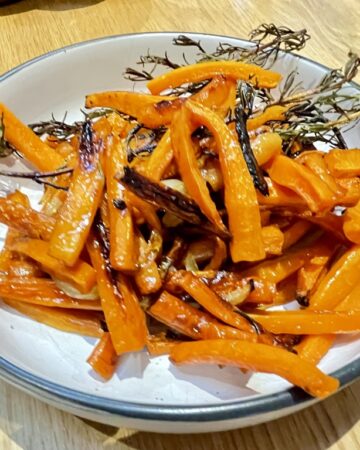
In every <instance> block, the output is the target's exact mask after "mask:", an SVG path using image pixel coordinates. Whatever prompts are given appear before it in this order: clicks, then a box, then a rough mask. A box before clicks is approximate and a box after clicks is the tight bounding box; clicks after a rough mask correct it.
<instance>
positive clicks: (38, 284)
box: [0, 276, 101, 311]
mask: <svg viewBox="0 0 360 450" xmlns="http://www.w3.org/2000/svg"><path fill="white" fill-rule="evenodd" d="M0 296H1V297H4V298H7V299H9V300H14V301H18V302H24V303H31V304H34V305H39V306H46V307H56V308H72V309H86V310H93V311H101V305H100V302H99V301H98V300H77V299H76V298H72V297H69V296H68V295H66V294H65V293H64V292H63V291H61V290H60V289H59V288H58V287H57V286H56V284H55V282H54V281H52V280H49V279H48V278H34V277H28V278H25V277H24V278H23V277H10V276H0Z"/></svg>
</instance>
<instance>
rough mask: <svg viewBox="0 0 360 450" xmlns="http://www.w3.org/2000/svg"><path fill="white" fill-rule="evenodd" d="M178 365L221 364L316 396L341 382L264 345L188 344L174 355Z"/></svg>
mask: <svg viewBox="0 0 360 450" xmlns="http://www.w3.org/2000/svg"><path fill="white" fill-rule="evenodd" d="M170 359H171V361H173V362H175V363H176V364H218V365H219V364H220V365H230V366H236V367H240V368H243V369H248V370H256V371H259V372H265V373H274V374H276V375H279V376H281V377H283V378H285V379H286V380H288V381H289V382H290V383H292V384H295V385H296V386H299V387H301V388H302V389H304V390H305V391H306V392H308V393H309V394H311V395H313V396H314V397H326V396H328V395H330V394H332V393H333V392H335V391H336V389H337V388H338V387H339V381H338V380H337V379H336V378H332V377H330V376H328V375H325V374H324V373H323V372H321V371H320V370H319V369H318V368H317V367H316V366H314V365H312V364H310V363H309V362H307V361H305V360H302V359H301V358H299V357H298V356H297V355H295V354H294V353H291V352H289V351H287V350H283V349H282V348H279V347H270V346H268V345H264V344H258V343H252V342H243V341H232V340H205V341H197V342H184V343H182V344H179V345H177V346H176V347H174V348H173V349H172V350H171V352H170Z"/></svg>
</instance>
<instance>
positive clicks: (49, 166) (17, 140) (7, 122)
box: [0, 103, 65, 172]
mask: <svg viewBox="0 0 360 450" xmlns="http://www.w3.org/2000/svg"><path fill="white" fill-rule="evenodd" d="M0 117H2V123H3V126H4V129H5V130H4V139H5V141H7V142H8V143H9V144H11V145H12V146H13V147H14V148H16V150H17V151H19V152H20V153H21V154H22V155H23V156H24V157H25V159H27V160H28V161H29V162H30V163H31V164H33V165H34V166H35V167H36V168H37V169H38V170H41V171H43V172H51V171H53V170H56V169H59V168H60V167H62V166H64V165H65V159H64V158H63V157H62V156H60V154H59V153H57V152H56V150H54V149H53V148H51V147H50V146H49V145H47V144H46V143H45V142H43V141H42V140H41V139H40V138H39V137H38V136H37V135H36V134H35V133H34V132H33V131H32V130H31V129H30V128H29V127H27V126H26V125H25V124H24V123H22V122H21V121H20V120H19V119H18V118H17V117H16V116H15V115H14V114H13V113H12V112H11V111H10V110H9V109H8V108H7V107H6V106H5V105H3V104H2V103H0Z"/></svg>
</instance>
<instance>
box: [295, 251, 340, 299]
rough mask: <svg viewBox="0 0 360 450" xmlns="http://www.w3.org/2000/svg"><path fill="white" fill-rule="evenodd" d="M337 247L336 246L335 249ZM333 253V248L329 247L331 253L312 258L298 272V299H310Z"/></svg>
mask: <svg viewBox="0 0 360 450" xmlns="http://www.w3.org/2000/svg"><path fill="white" fill-rule="evenodd" d="M335 249H336V247H334V250H335ZM332 253H333V249H330V248H329V253H328V254H327V255H326V254H324V255H323V256H321V257H318V258H316V257H315V258H312V259H311V260H310V261H308V262H306V263H305V264H304V266H303V267H301V268H300V269H299V271H298V273H297V286H296V297H297V298H298V299H308V298H309V295H310V293H311V292H312V291H313V289H314V287H315V285H316V283H317V281H318V280H319V277H320V276H321V275H322V274H323V272H324V269H326V265H327V263H328V261H329V259H330V257H331V255H332Z"/></svg>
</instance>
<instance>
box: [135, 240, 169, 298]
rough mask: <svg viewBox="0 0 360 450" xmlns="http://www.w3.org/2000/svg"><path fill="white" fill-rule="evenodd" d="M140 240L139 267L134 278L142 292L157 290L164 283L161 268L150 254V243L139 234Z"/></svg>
mask: <svg viewBox="0 0 360 450" xmlns="http://www.w3.org/2000/svg"><path fill="white" fill-rule="evenodd" d="M138 242H139V252H140V255H139V268H138V270H137V271H136V272H135V274H134V280H135V283H136V285H137V287H138V288H139V290H140V292H141V293H142V294H144V295H145V294H152V293H154V292H157V291H158V290H159V289H160V288H161V285H162V281H161V277H160V272H159V269H158V267H157V265H156V262H155V261H154V258H153V257H151V256H150V254H149V253H150V250H151V249H150V247H149V244H148V243H147V242H146V241H145V239H144V238H143V237H142V236H138Z"/></svg>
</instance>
